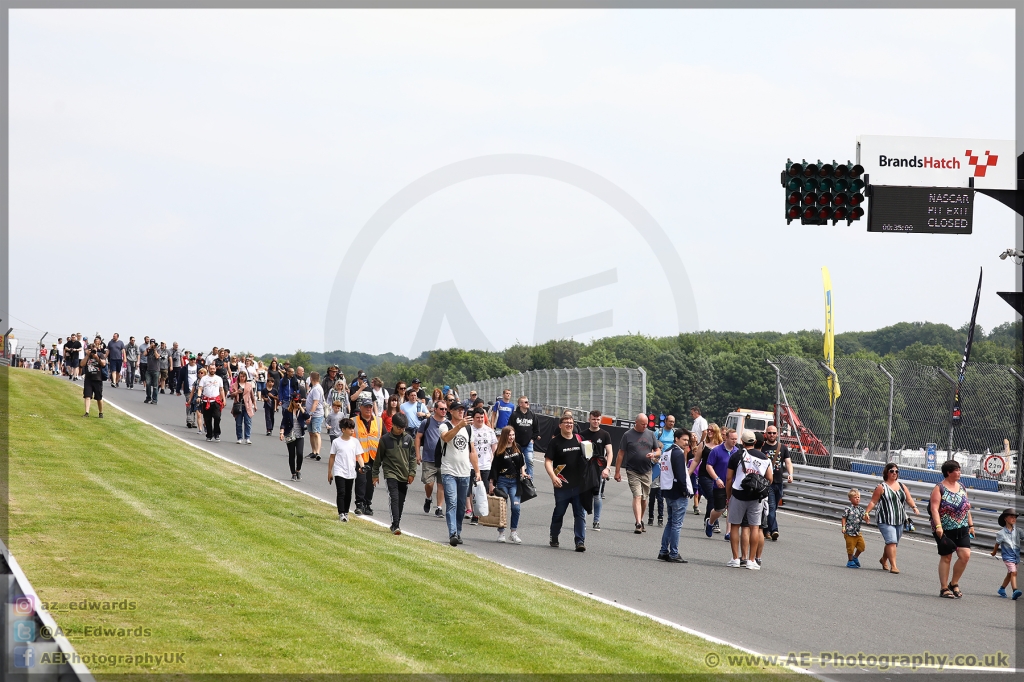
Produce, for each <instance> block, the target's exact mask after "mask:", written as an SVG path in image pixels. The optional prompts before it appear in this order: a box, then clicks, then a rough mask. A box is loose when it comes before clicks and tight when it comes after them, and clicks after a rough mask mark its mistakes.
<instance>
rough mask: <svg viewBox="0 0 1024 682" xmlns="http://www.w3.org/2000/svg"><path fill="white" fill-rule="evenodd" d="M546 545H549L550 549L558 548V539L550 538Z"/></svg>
mask: <svg viewBox="0 0 1024 682" xmlns="http://www.w3.org/2000/svg"><path fill="white" fill-rule="evenodd" d="M548 544H549V545H551V546H552V547H558V538H551V539H550V540H549V541H548Z"/></svg>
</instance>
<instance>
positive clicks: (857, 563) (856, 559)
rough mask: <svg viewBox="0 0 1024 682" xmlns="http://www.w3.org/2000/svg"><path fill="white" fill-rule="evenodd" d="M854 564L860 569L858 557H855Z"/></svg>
mask: <svg viewBox="0 0 1024 682" xmlns="http://www.w3.org/2000/svg"><path fill="white" fill-rule="evenodd" d="M853 563H855V564H856V565H857V568H860V559H858V558H857V557H853Z"/></svg>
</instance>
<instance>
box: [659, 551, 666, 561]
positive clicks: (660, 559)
mask: <svg viewBox="0 0 1024 682" xmlns="http://www.w3.org/2000/svg"><path fill="white" fill-rule="evenodd" d="M657 559H658V561H668V552H665V553H664V554H658V556H657Z"/></svg>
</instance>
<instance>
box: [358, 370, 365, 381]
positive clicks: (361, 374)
mask: <svg viewBox="0 0 1024 682" xmlns="http://www.w3.org/2000/svg"><path fill="white" fill-rule="evenodd" d="M356 376H357V377H359V378H360V379H365V378H366V372H364V371H363V370H359V374H357V375H356Z"/></svg>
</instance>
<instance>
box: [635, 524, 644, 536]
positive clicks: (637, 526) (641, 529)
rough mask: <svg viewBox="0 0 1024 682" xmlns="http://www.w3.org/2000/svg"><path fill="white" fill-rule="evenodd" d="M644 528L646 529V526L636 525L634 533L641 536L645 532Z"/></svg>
mask: <svg viewBox="0 0 1024 682" xmlns="http://www.w3.org/2000/svg"><path fill="white" fill-rule="evenodd" d="M643 527H644V524H642V523H638V524H636V528H635V529H634V530H633V532H634V533H636V534H637V535H640V533H643V532H644V531H643Z"/></svg>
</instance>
